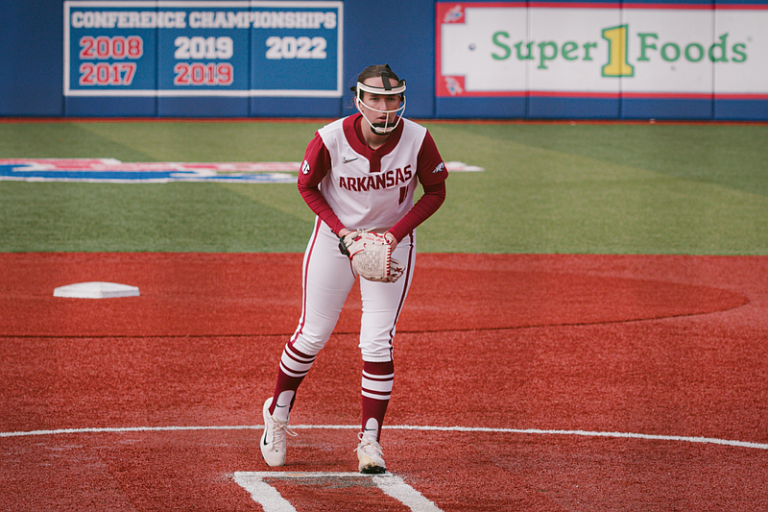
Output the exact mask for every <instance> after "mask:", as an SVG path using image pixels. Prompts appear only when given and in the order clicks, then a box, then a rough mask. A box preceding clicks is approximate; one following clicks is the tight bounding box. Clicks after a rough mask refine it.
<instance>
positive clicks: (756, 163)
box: [0, 121, 768, 254]
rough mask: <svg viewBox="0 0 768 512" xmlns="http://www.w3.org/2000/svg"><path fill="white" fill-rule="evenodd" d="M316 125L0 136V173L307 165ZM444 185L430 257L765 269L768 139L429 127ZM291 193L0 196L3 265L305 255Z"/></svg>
mask: <svg viewBox="0 0 768 512" xmlns="http://www.w3.org/2000/svg"><path fill="white" fill-rule="evenodd" d="M322 124H323V123H322V122H321V121H317V122H300V123H282V122H274V123H266V122H56V123H44V122H25V123H15V122H7V123H0V158H116V159H119V160H122V161H124V162H151V161H166V162H169V161H186V162H196V161H197V162H242V161H251V162H254V161H291V162H297V161H300V160H301V159H302V156H303V153H304V149H305V147H306V144H307V142H308V141H309V139H310V138H311V137H312V134H313V133H314V131H315V130H316V129H317V128H319V127H320V126H322ZM424 124H425V125H426V126H427V127H428V128H429V129H430V132H431V133H432V135H433V137H434V138H435V141H436V142H437V145H438V147H439V149H440V151H441V153H442V155H443V157H444V159H445V160H446V161H452V160H458V161H462V162H465V163H467V164H471V165H478V166H481V167H483V168H485V171H484V172H475V173H452V174H451V176H450V178H449V180H448V183H447V187H448V198H447V201H446V203H445V204H444V206H443V207H442V208H441V209H440V210H439V211H438V212H437V213H436V214H435V215H434V216H433V217H432V218H430V219H429V220H428V221H427V222H426V223H425V224H424V225H422V226H421V227H420V228H419V248H420V250H421V251H428V252H497V253H593V254H594V253H597V254H633V253H634V254H768V227H766V221H765V219H768V148H767V147H766V144H765V141H766V140H768V126H766V125H759V124H756V125H728V124H701V125H695V124H690V125H689V124H684V125H673V124H580V123H577V124H575V125H570V124H568V123H524V124H467V123H455V124H446V123H433V122H425V123H424ZM312 221H313V214H312V213H311V212H310V211H309V209H308V208H307V206H306V205H305V204H304V203H303V201H302V200H301V198H300V197H299V195H298V193H297V192H296V189H295V186H294V185H289V184H231V183H227V184H223V183H168V184H95V183H25V182H9V181H4V182H3V181H0V251H3V252H8V251H19V252H24V251H237V252H240V251H280V252H282V251H287V252H298V251H303V249H304V247H305V244H306V240H307V237H308V236H309V233H310V230H311V226H312Z"/></svg>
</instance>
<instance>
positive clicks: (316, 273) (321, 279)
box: [291, 219, 416, 363]
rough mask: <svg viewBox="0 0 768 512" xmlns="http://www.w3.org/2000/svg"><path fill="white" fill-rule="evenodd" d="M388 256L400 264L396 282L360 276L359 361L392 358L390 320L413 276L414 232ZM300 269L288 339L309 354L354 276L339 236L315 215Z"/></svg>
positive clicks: (327, 330) (329, 327) (332, 322)
mask: <svg viewBox="0 0 768 512" xmlns="http://www.w3.org/2000/svg"><path fill="white" fill-rule="evenodd" d="M392 257H393V258H394V259H396V260H398V261H399V262H401V263H403V265H404V266H405V272H404V274H403V276H402V277H401V278H400V279H398V280H397V281H396V282H394V283H380V282H374V281H368V280H366V279H360V293H361V296H362V305H363V315H362V321H361V325H360V345H359V346H360V352H361V353H362V356H363V361H368V362H373V363H380V362H387V361H391V360H392V341H393V338H394V336H395V324H396V323H397V319H398V317H399V316H400V311H401V310H402V307H403V304H404V303H405V298H406V296H407V294H408V289H409V288H410V286H411V280H412V278H413V265H414V262H415V259H416V235H415V233H412V234H410V235H408V236H406V237H405V238H403V240H401V241H400V242H399V243H398V245H397V247H396V248H395V252H394V253H393V255H392ZM302 274H303V276H302V278H303V294H302V313H301V319H300V320H299V326H298V328H297V329H296V332H295V333H294V335H293V338H291V342H292V343H293V346H294V347H295V348H296V349H297V350H299V351H301V352H303V353H305V354H307V355H311V356H314V355H317V353H318V352H320V350H322V348H323V347H324V346H325V343H326V342H327V341H328V339H329V338H330V336H331V333H332V332H333V329H334V328H335V326H336V322H337V321H338V319H339V314H340V313H341V309H342V306H343V305H344V302H345V301H346V299H347V295H349V292H350V290H351V289H352V286H353V285H354V284H355V281H356V280H357V274H356V273H355V272H354V270H353V269H352V265H351V262H350V261H349V258H348V257H346V256H344V255H343V254H341V251H339V238H338V237H337V236H336V235H335V234H334V233H333V231H331V228H329V227H328V226H327V225H326V224H325V223H324V222H322V221H321V220H320V219H317V220H316V221H315V229H314V231H313V233H312V237H311V238H310V239H309V243H308V244H307V250H306V252H305V253H304V265H303V273H302Z"/></svg>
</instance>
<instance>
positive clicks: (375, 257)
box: [339, 229, 405, 283]
mask: <svg viewBox="0 0 768 512" xmlns="http://www.w3.org/2000/svg"><path fill="white" fill-rule="evenodd" d="M339 249H340V250H341V253H342V254H344V255H345V256H347V257H349V259H350V260H351V261H352V267H353V268H354V269H355V271H356V272H357V273H358V274H359V275H360V277H362V278H364V279H368V280H369V281H381V282H384V283H394V282H395V281H397V280H398V279H400V277H401V276H402V275H403V272H404V271H405V267H404V266H403V264H402V263H400V262H399V261H397V260H393V259H392V244H391V243H390V241H389V240H388V239H387V238H386V237H385V236H384V235H382V234H380V233H375V232H373V231H370V230H368V229H358V230H357V231H353V232H352V233H349V234H347V235H344V236H343V237H341V239H340V242H339Z"/></svg>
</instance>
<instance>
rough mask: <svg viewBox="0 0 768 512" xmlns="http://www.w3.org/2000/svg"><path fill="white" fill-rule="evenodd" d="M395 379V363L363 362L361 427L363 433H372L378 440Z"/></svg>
mask: <svg viewBox="0 0 768 512" xmlns="http://www.w3.org/2000/svg"><path fill="white" fill-rule="evenodd" d="M394 379H395V364H394V363H393V362H392V361H389V362H386V363H371V362H368V361H365V362H364V363H363V384H362V395H363V428H362V432H363V434H364V435H372V436H375V437H376V440H377V441H378V440H379V438H380V437H381V426H382V425H383V424H384V415H385V414H386V413H387V405H389V397H390V395H391V394H392V384H393V382H394Z"/></svg>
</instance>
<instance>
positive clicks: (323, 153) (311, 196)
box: [297, 133, 344, 235]
mask: <svg viewBox="0 0 768 512" xmlns="http://www.w3.org/2000/svg"><path fill="white" fill-rule="evenodd" d="M330 168H331V154H330V153H329V152H328V148H326V147H325V144H324V143H323V139H322V138H321V137H320V135H319V134H318V133H315V136H314V138H313V139H312V140H311V141H310V142H309V144H308V145H307V150H306V152H305V153H304V161H303V162H302V163H301V170H300V171H299V182H298V185H297V186H298V189H299V194H301V197H302V198H303V199H304V202H305V203H307V206H309V208H310V209H311V210H312V211H313V212H314V213H315V215H317V216H318V217H320V219H321V220H322V221H323V222H325V223H326V224H327V225H328V226H329V227H330V228H331V229H332V230H333V232H334V233H336V235H338V234H339V232H340V231H341V230H342V229H344V225H343V224H342V223H341V221H340V220H339V218H338V217H337V216H336V213H334V211H333V209H332V208H331V205H329V204H328V201H326V200H325V196H323V193H322V192H321V191H320V182H321V181H323V178H325V176H326V174H328V171H329V170H330Z"/></svg>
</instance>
